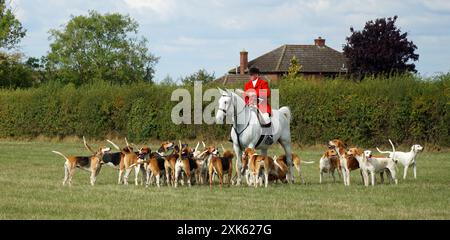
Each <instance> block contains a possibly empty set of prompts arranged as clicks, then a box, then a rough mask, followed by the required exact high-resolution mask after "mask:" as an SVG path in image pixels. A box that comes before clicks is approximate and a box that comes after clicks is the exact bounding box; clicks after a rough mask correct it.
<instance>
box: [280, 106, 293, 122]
mask: <svg viewBox="0 0 450 240" xmlns="http://www.w3.org/2000/svg"><path fill="white" fill-rule="evenodd" d="M278 111H280V113H282V114H283V115H284V116H286V118H287V120H288V122H289V123H290V122H291V117H292V115H291V110H290V109H289V108H288V107H282V108H280V109H279V110H278Z"/></svg>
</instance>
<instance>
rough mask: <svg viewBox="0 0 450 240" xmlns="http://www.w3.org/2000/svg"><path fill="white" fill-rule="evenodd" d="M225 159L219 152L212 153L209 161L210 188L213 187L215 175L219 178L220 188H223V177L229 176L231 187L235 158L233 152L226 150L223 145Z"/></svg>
mask: <svg viewBox="0 0 450 240" xmlns="http://www.w3.org/2000/svg"><path fill="white" fill-rule="evenodd" d="M222 150H223V152H224V153H223V157H220V156H219V154H218V151H217V150H215V151H213V152H211V158H210V160H209V166H208V173H209V187H210V188H212V185H213V174H214V173H215V174H217V176H218V177H219V183H220V188H222V183H223V176H224V174H227V175H228V185H231V175H232V173H233V165H232V163H233V158H234V154H233V153H232V152H231V151H227V150H225V148H224V147H223V145H222Z"/></svg>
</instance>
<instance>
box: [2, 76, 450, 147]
mask: <svg viewBox="0 0 450 240" xmlns="http://www.w3.org/2000/svg"><path fill="white" fill-rule="evenodd" d="M210 87H215V86H210ZM176 88H178V87H177V86H168V85H150V84H145V83H140V84H134V85H125V86H118V85H110V84H107V83H103V82H97V83H94V84H91V85H85V86H82V87H79V88H76V87H75V86H73V85H70V84H69V85H60V84H56V83H49V84H46V85H44V86H41V87H39V88H33V89H25V90H14V91H11V90H1V91H0V137H36V136H40V135H45V136H49V137H56V136H59V137H62V136H71V135H77V136H82V135H85V136H88V137H90V138H97V139H103V138H104V137H106V136H110V135H113V136H128V137H129V138H130V139H132V141H136V142H140V141H146V140H148V139H180V138H181V139H193V138H196V137H201V138H202V139H210V140H212V139H214V140H226V139H227V135H228V132H229V131H230V126H218V125H206V124H203V125H183V124H181V125H175V124H173V123H172V121H171V111H172V108H173V107H174V106H175V105H176V104H177V102H172V101H170V98H171V94H172V91H173V90H175V89H176ZM272 88H279V89H280V100H281V104H280V106H285V105H286V106H289V107H290V108H291V111H292V116H293V119H292V123H291V132H292V138H293V141H295V142H296V143H299V144H317V143H325V142H326V141H327V140H329V139H331V138H336V137H339V138H342V139H344V140H347V141H349V142H351V143H353V144H362V145H366V146H372V145H374V144H385V143H386V141H387V138H391V139H392V140H394V141H395V142H397V143H404V144H411V143H413V142H419V143H423V144H425V143H430V144H435V145H440V146H449V145H450V137H449V132H450V110H449V107H450V102H449V99H450V93H449V92H450V75H442V76H440V77H438V78H436V79H434V80H432V81H430V80H422V79H419V78H417V77H415V76H397V77H391V78H388V79H381V78H380V79H364V80H363V81H362V82H361V83H355V82H352V81H348V80H339V79H336V80H321V81H311V80H304V79H300V78H298V79H284V80H283V81H281V82H280V83H279V84H275V83H274V84H272ZM189 91H190V92H192V88H189ZM207 104H208V103H204V105H205V106H206V105H207Z"/></svg>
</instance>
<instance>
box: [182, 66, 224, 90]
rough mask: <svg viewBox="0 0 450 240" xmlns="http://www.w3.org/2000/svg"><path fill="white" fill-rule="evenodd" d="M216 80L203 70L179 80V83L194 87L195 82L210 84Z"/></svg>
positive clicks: (212, 75)
mask: <svg viewBox="0 0 450 240" xmlns="http://www.w3.org/2000/svg"><path fill="white" fill-rule="evenodd" d="M215 79H216V78H215V76H214V73H212V74H211V73H208V72H207V71H206V70H205V69H200V70H198V71H197V72H195V73H193V74H191V75H189V76H186V77H184V78H181V82H182V83H183V84H184V85H192V86H194V82H195V81H200V82H202V83H203V84H207V83H210V82H212V81H214V80H215Z"/></svg>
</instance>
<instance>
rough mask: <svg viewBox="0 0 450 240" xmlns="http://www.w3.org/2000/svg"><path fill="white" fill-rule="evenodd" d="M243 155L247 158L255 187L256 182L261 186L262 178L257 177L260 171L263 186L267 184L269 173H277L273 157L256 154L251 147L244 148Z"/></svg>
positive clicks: (256, 185)
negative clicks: (262, 174) (262, 176)
mask: <svg viewBox="0 0 450 240" xmlns="http://www.w3.org/2000/svg"><path fill="white" fill-rule="evenodd" d="M243 157H245V158H248V161H249V168H250V171H251V172H252V175H253V183H254V186H255V188H256V187H258V182H259V185H260V186H262V182H263V179H262V178H261V177H259V176H260V174H261V172H262V171H264V181H265V187H266V188H267V186H268V184H269V175H277V172H276V169H275V164H274V161H273V158H271V157H269V156H262V155H258V154H257V153H256V151H255V149H253V148H246V149H245V151H244V156H243ZM287 180H289V179H287Z"/></svg>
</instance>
